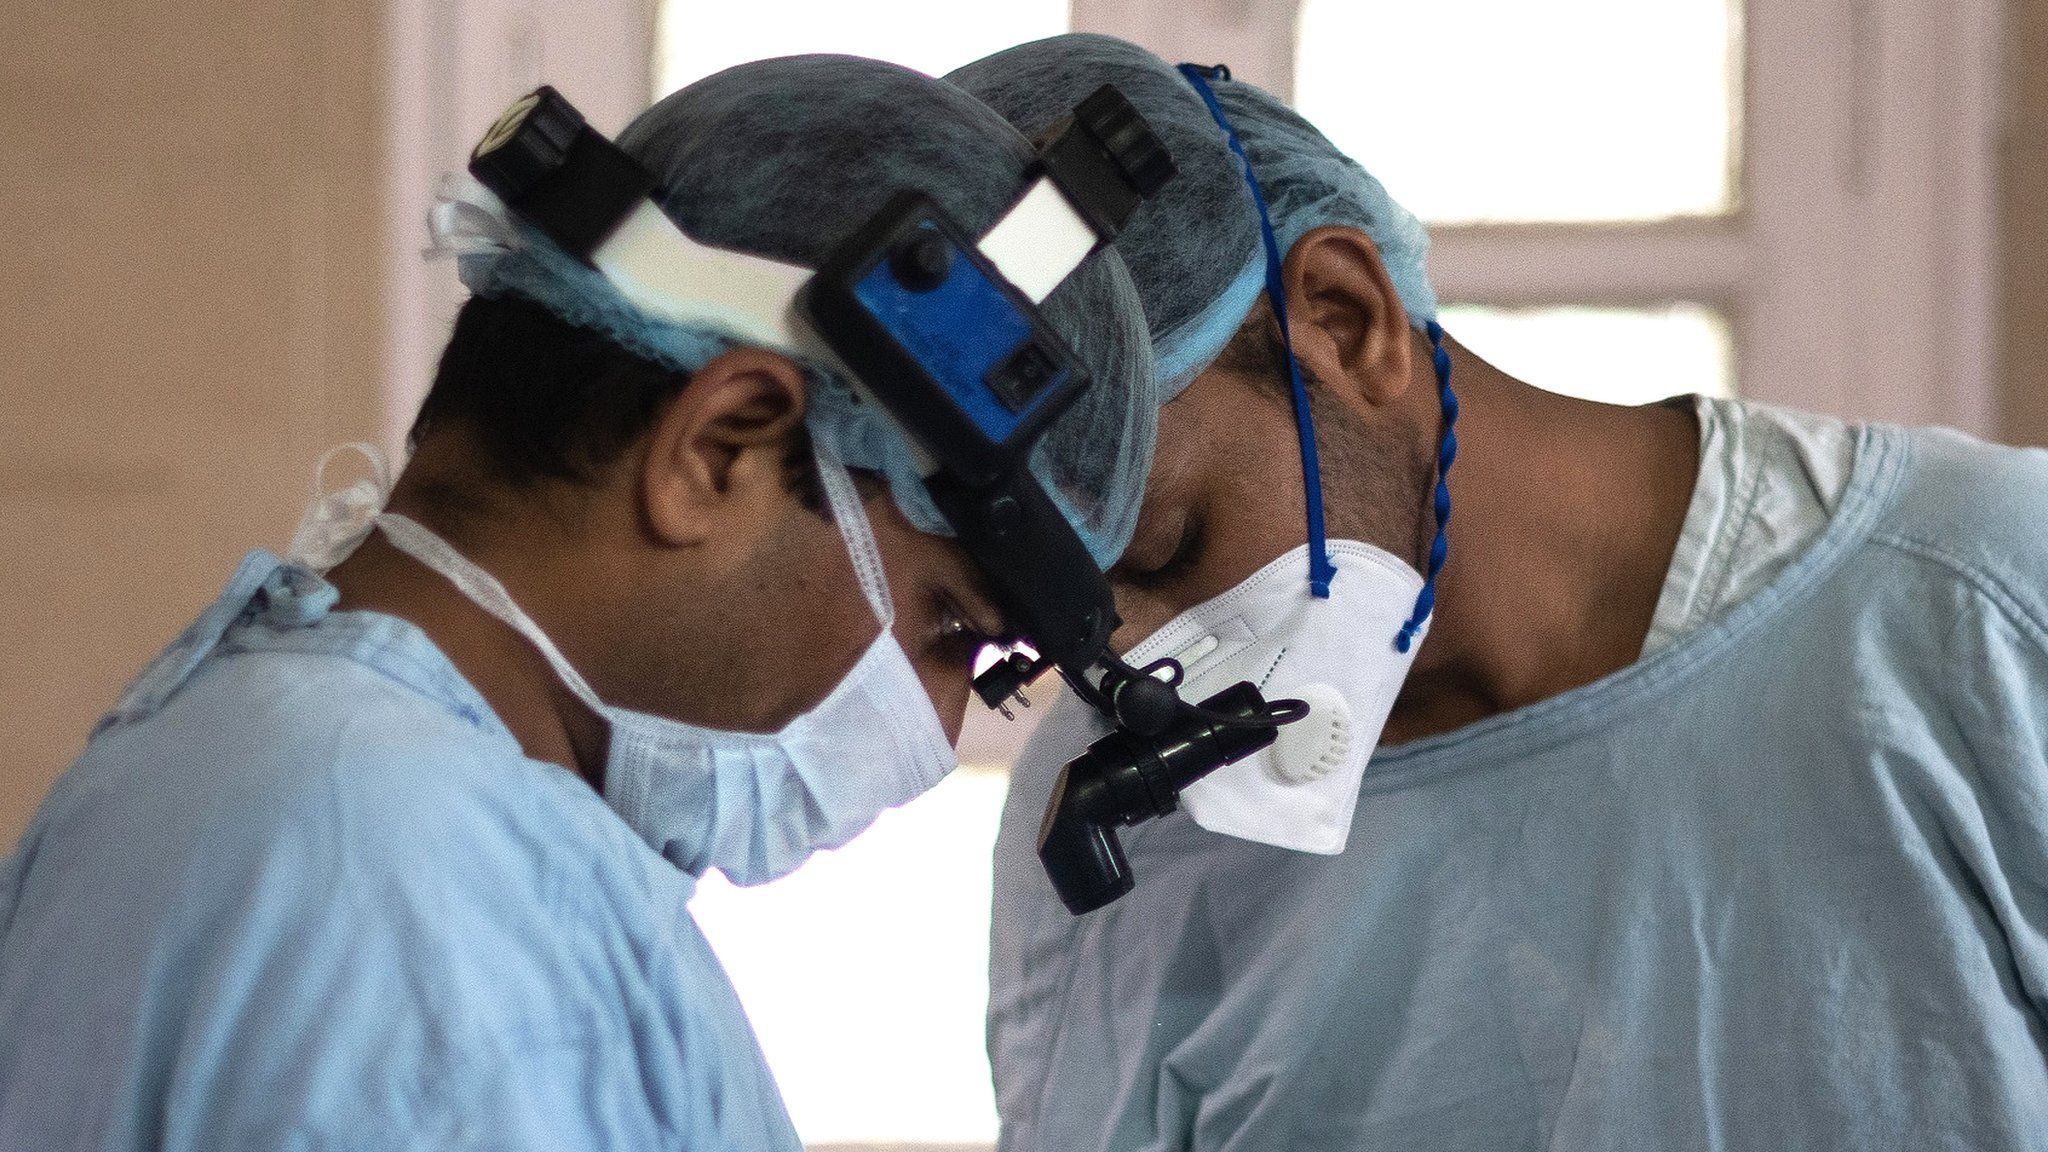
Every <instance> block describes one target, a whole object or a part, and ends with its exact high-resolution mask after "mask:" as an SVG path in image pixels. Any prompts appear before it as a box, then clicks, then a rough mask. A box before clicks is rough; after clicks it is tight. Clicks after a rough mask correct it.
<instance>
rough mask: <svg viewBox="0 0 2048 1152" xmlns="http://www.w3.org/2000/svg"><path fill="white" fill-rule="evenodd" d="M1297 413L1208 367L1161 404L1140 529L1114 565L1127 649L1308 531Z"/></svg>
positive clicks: (1121, 638)
mask: <svg viewBox="0 0 2048 1152" xmlns="http://www.w3.org/2000/svg"><path fill="white" fill-rule="evenodd" d="M1303 498H1304V489H1303V486H1302V478H1301V458H1300V456H1299V455H1298V453H1297V451H1296V449H1295V434H1294V424H1293V417H1292V416H1291V415H1289V414H1288V412H1287V411H1286V410H1285V409H1284V408H1282V407H1281V406H1280V405H1279V404H1277V403H1275V402H1274V401H1273V400H1272V399H1271V398H1270V397H1267V396H1265V395H1262V394H1260V393H1259V392H1258V390H1257V389H1256V388H1254V387H1252V386H1250V385H1249V384H1248V382H1246V381H1244V380H1243V379H1241V378H1239V377H1237V376H1235V375H1234V374H1232V373H1230V372H1227V371H1221V370H1216V369H1211V370H1210V371H1208V372H1205V373H1203V374H1202V375H1201V376H1198V377H1196V379H1195V382H1194V383H1193V384H1190V385H1189V386H1188V388H1187V390H1186V391H1184V392H1182V393H1181V394H1180V395H1179V396H1178V397H1176V398H1175V399H1174V400H1173V401H1172V402H1171V403H1169V404H1167V405H1166V406H1165V407H1164V408H1162V409H1160V413H1159V441H1158V448H1157V450H1156V452H1155V454H1154V456H1153V461H1152V472H1151V475H1150V478H1149V480H1148V481H1147V484H1146V488H1145V503H1144V507H1143V510H1142V511H1141V512H1140V514H1139V517H1138V527H1137V531H1136V533H1135V534H1134V535H1133V536H1132V538H1131V544H1130V547H1129V548H1128V549H1126V550H1125V552H1124V555H1123V557H1122V559H1121V560H1120V561H1119V562H1118V563H1117V565H1116V566H1115V567H1114V568H1112V569H1110V572H1109V578H1110V584H1111V587H1112V588H1113V589H1114V591H1115V592H1116V604H1117V613H1118V614H1119V615H1120V616H1122V617H1123V620H1124V623H1123V627H1122V628H1121V629H1119V630H1118V631H1117V634H1116V635H1115V637H1113V639H1112V643H1113V644H1114V645H1115V646H1116V647H1117V648H1118V649H1119V650H1122V649H1126V648H1129V647H1130V646H1132V645H1134V644H1136V643H1137V642H1138V641H1140V640H1143V639H1144V638H1145V637H1146V636H1149V635H1151V634H1152V633H1153V632H1155V631H1157V630H1158V629H1159V627H1160V626H1161V625H1163V624H1165V623H1166V622H1167V621H1168V620H1171V619H1172V618H1173V617H1175V616H1177V615H1179V614H1180V613H1181V612H1184V611H1186V610H1187V609H1189V608H1192V607H1194V606H1195V605H1197V604H1200V603H1202V602H1203V601H1205V600H1209V599H1212V598H1213V597H1215V596H1218V595H1220V594H1222V593H1223V592H1226V591H1228V590H1229V589H1230V588H1232V587H1233V586H1235V585H1237V584H1238V583H1240V582H1242V581H1243V580H1244V579H1245V578H1247V577H1249V576H1250V575H1251V574H1252V573H1254V572H1257V571H1258V570H1259V569H1260V568H1263V567H1265V566H1266V564H1268V563H1269V562H1271V561H1272V560H1273V559H1274V558H1276V557H1278V556H1280V555H1282V554H1284V553H1286V552H1287V551H1288V550H1290V549H1292V548H1295V547H1298V546H1299V545H1300V544H1301V542H1302V539H1303V527H1302V525H1303V523H1304V521H1303V518H1302V512H1301V509H1302V501H1303Z"/></svg>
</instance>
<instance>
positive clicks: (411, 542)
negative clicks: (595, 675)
mask: <svg viewBox="0 0 2048 1152" xmlns="http://www.w3.org/2000/svg"><path fill="white" fill-rule="evenodd" d="M375 522H376V525H377V527H378V528H379V529H381V530H382V531H383V533H384V536H385V538H386V539H388V540H390V541H391V546H392V547H394V548H396V549H398V550H399V551H400V552H403V553H405V554H406V555H408V556H410V557H412V558H413V559H415V560H417V561H419V562H420V563H421V564H424V565H426V566H427V567H428V568H430V569H432V570H433V571H435V572H439V573H440V574H441V575H443V576H445V577H447V578H448V582H449V583H451V584H453V585H455V587H456V589H457V590H458V591H460V592H461V593H462V594H463V595H464V596H467V597H468V598H469V599H470V600H471V602H473V603H474V604H475V605H476V606H477V607H479V608H481V609H483V610H484V611H486V612H488V613H490V614H491V615H492V616H495V617H497V618H498V619H499V620H501V621H503V622H504V623H505V624H506V625H507V626H508V627H510V628H511V629H512V630H513V631H515V632H517V633H519V634H520V635H521V636H524V637H526V639H527V641H528V642H529V643H531V644H532V645H533V646H534V647H535V648H538V649H540V654H541V655H542V656H543V657H545V658H546V659H547V662H548V666H549V667H551V668H553V669H554V670H555V675H556V676H559V677H560V678H561V680H562V685H563V687H565V688H567V689H569V691H570V692H571V693H572V694H573V695H575V697H576V698H577V699H578V700H581V701H583V703H585V704H587V705H589V706H590V708H591V710H592V711H594V712H596V713H598V714H599V715H600V716H602V715H607V714H608V709H606V707H605V704H604V702H603V701H602V700H599V699H598V698H597V693H596V692H595V691H594V690H593V689H592V688H591V687H590V682H589V681H587V680H585V679H584V678H583V674H582V673H580V672H578V671H576V668H575V666H574V665H572V664H570V663H569V658H568V657H567V656H564V655H562V650H561V649H559V648H557V647H555V642H554V641H552V640H550V639H548V637H547V633H545V632H543V631H541V629H540V625H538V624H536V623H534V622H533V617H531V616H528V615H527V614H526V612H525V610H524V609H522V608H520V607H519V605H518V604H517V603H515V602H514V601H513V599H512V594H511V593H510V592H507V591H506V590H505V586H504V585H503V584H501V583H499V582H498V578H497V577H496V576H493V575H491V574H490V573H489V572H486V571H484V570H483V569H482V568H479V567H477V566H476V564H475V563H473V562H471V560H470V559H469V558H468V557H467V556H464V555H463V554H462V553H460V552H457V551H456V550H455V548H454V546H453V545H451V544H449V543H448V542H447V541H446V540H443V539H441V538H440V537H439V536H436V535H435V534H434V533H433V532H432V531H430V530H428V529H427V528H426V527H424V526H422V525H421V524H420V523H419V522H418V521H416V520H413V519H411V518H409V517H406V516H401V515H399V514H398V513H396V512H385V513H381V514H379V515H378V516H377V517H376V521H375Z"/></svg>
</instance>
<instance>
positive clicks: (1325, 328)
mask: <svg viewBox="0 0 2048 1152" xmlns="http://www.w3.org/2000/svg"><path fill="white" fill-rule="evenodd" d="M1282 279H1283V280H1284V282H1285V284H1286V289H1287V310H1288V316H1287V319H1288V328H1289V335H1290V336H1291V337H1292V338H1293V342H1294V355H1295V358H1296V359H1297V360H1299V361H1300V362H1301V366H1302V368H1303V370H1305V371H1307V372H1308V373H1310V374H1311V375H1313V376H1314V377H1315V378H1316V379H1318V380H1320V381H1322V382H1323V383H1324V384H1325V385H1329V386H1335V385H1339V383H1340V382H1341V383H1342V385H1343V386H1345V387H1346V389H1347V391H1349V392H1350V393H1351V394H1352V395H1355V396H1357V397H1358V398H1359V399H1360V400H1362V401H1364V402H1365V403H1367V404H1374V405H1378V404H1385V403H1388V402H1390V401H1392V400H1395V399H1397V398H1398V397H1400V396H1401V395H1402V394H1404V393H1405V392H1406V391H1407V389H1408V386H1409V372H1410V370H1411V368H1412V367H1413V365H1412V363H1411V360H1412V356H1413V348H1412V344H1411V341H1410V339H1409V335H1408V315H1407V311H1406V310H1405V309H1404V308H1402V306H1401V298H1400V296H1399V295H1398V294H1397V293H1396V292H1395V291H1394V284H1393V280H1392V278H1391V277H1389V276H1388V275H1387V268H1386V265H1385V264H1384V263H1382V262H1381V260H1380V255H1379V250H1378V249H1377V248H1375V247H1374V246H1373V243H1372V240H1371V239H1370V238H1369V237H1367V236H1366V234H1365V233H1363V232H1361V231H1359V230H1358V229H1356V228H1347V227H1341V226H1335V225H1332V226H1329V227H1323V228H1317V229H1314V230H1312V231H1310V232H1308V233H1307V234H1305V235H1303V236H1302V238H1301V239H1300V240H1297V241H1296V242H1295V244H1294V247H1293V249H1292V250H1290V251H1289V252H1288V254H1287V261H1286V264H1285V265H1284V266H1283V268H1282Z"/></svg>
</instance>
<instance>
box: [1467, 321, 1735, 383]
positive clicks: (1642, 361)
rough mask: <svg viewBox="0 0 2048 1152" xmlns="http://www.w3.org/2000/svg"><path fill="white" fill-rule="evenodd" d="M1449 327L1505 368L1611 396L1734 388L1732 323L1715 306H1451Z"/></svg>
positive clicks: (1537, 379) (1540, 380) (1539, 380)
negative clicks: (1731, 341)
mask: <svg viewBox="0 0 2048 1152" xmlns="http://www.w3.org/2000/svg"><path fill="white" fill-rule="evenodd" d="M1443 324H1444V329H1445V330H1446V331H1448V332H1450V333H1451V334H1452V335H1453V336H1455V337H1456V338H1457V340H1458V342H1459V343H1461V344H1463V345H1464V346H1465V347H1467V348H1469V349H1471V350H1472V351H1473V352H1474V353H1476V354H1478V355H1479V356H1481V357H1483V358H1484V359H1485V360H1486V361H1487V362H1489V363H1491V364H1493V365H1494V366H1495V367H1497V368H1499V369H1500V370H1501V371H1503V372H1506V373H1508V374H1509V375H1510V376H1514V377H1516V378H1517V379H1520V380H1524V381H1527V382H1528V383H1530V384H1534V385H1536V386H1537V387H1539V388H1547V389H1549V390H1551V391H1553V392H1562V393H1564V394H1565V395H1567V396H1579V397H1583V398H1585V399H1587V400H1599V401H1603V402H1605V403H1609V404H1645V403H1648V402H1650V401H1652V400H1661V399H1663V398H1665V397H1667V396H1679V395H1684V394H1686V393H1691V392H1699V393H1704V394H1706V395H1709V396H1730V395H1733V394H1734V381H1735V373H1734V354H1733V351H1732V346H1731V343H1730V337H1729V332H1728V322H1727V320H1726V319H1725V318H1724V317H1723V316H1722V315H1721V314H1720V313H1719V312H1716V311H1714V310H1713V309H1712V308H1708V307H1705V306H1703V305H1699V304H1671V305H1667V306H1665V307H1661V308H1486V307H1480V306H1477V305H1470V304H1461V305H1454V306H1451V307H1448V308H1445V309H1444V310H1443Z"/></svg>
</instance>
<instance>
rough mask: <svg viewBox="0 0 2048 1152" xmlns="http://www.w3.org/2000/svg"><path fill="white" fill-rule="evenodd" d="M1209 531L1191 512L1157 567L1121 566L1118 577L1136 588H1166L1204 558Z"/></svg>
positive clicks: (1117, 573) (1190, 570)
mask: <svg viewBox="0 0 2048 1152" xmlns="http://www.w3.org/2000/svg"><path fill="white" fill-rule="evenodd" d="M1207 536H1208V533H1207V532H1206V531H1204V529H1203V525H1202V522H1201V520H1200V519H1198V518H1196V517H1193V516H1190V517H1188V519H1187V521H1186V523H1184V524H1183V525H1182V526H1181V534H1180V539H1179V540H1178V541H1176V542H1175V544H1174V546H1173V552H1172V553H1171V554H1170V555H1168V556H1167V558H1166V559H1165V560H1164V561H1162V562H1160V563H1159V564H1158V565H1157V566H1156V567H1153V568H1150V569H1147V570H1144V571H1136V570H1133V569H1130V568H1126V567H1122V566H1119V568H1118V570H1117V572H1116V577H1117V579H1118V580H1120V581H1122V582H1124V583H1126V584H1129V585H1131V586H1132V587H1134V588H1141V589H1146V590H1150V589H1154V588H1164V587H1167V586H1168V585H1171V584H1173V583H1174V582H1176V581H1178V580H1179V579H1180V578H1181V577H1183V576H1186V575H1187V574H1188V573H1189V572H1192V571H1193V570H1194V569H1195V567H1196V566H1197V565H1198V564H1200V563H1201V561H1202V549H1203V547H1204V546H1205V545H1206V544H1207V542H1208V541H1207Z"/></svg>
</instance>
